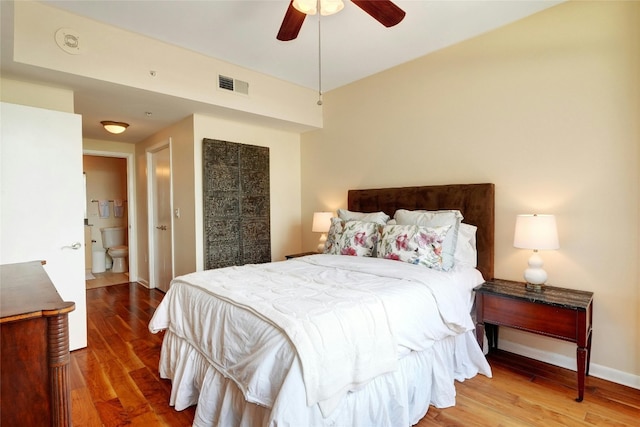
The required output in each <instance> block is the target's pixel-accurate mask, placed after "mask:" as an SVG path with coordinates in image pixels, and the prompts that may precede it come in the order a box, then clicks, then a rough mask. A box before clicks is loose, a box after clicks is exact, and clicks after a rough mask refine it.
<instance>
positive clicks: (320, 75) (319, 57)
mask: <svg viewBox="0 0 640 427" xmlns="http://www.w3.org/2000/svg"><path fill="white" fill-rule="evenodd" d="M318 10H320V0H318ZM320 16H322V14H321V13H318V102H317V104H318V105H322V37H321V31H320Z"/></svg>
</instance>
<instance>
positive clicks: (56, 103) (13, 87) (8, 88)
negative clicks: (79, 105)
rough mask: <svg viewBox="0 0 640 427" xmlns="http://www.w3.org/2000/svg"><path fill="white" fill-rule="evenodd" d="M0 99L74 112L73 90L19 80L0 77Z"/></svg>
mask: <svg viewBox="0 0 640 427" xmlns="http://www.w3.org/2000/svg"><path fill="white" fill-rule="evenodd" d="M0 99H1V100H2V102H10V103H12V104H18V105H29V106H31V107H39V108H46V109H47V110H55V111H64V112H67V113H73V112H74V109H73V107H74V105H73V92H71V91H70V90H65V89H58V88H54V87H47V86H42V85H38V84H33V83H27V82H23V81H20V80H13V79H7V78H0Z"/></svg>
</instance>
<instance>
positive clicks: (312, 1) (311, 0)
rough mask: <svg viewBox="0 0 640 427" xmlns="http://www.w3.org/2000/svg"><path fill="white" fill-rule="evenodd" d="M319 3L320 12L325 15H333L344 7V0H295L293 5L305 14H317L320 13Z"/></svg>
mask: <svg viewBox="0 0 640 427" xmlns="http://www.w3.org/2000/svg"><path fill="white" fill-rule="evenodd" d="M318 3H320V14H321V15H324V16H327V15H333V14H334V13H338V12H340V11H341V10H342V9H343V8H344V3H343V2H342V0H320V1H319V2H318V0H293V7H295V8H296V9H297V10H298V11H300V12H302V13H304V14H305V15H315V14H316V13H318Z"/></svg>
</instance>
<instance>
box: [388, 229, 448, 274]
mask: <svg viewBox="0 0 640 427" xmlns="http://www.w3.org/2000/svg"><path fill="white" fill-rule="evenodd" d="M450 228H451V226H450V225H443V226H440V227H422V226H419V225H385V226H384V227H383V229H382V238H381V240H380V245H379V247H378V257H379V258H386V259H393V260H398V261H404V262H408V263H410V264H417V265H424V266H425V267H429V268H433V269H435V270H443V258H442V244H443V242H444V240H445V236H446V235H447V231H449V229H450Z"/></svg>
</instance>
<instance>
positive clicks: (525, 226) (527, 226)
mask: <svg viewBox="0 0 640 427" xmlns="http://www.w3.org/2000/svg"><path fill="white" fill-rule="evenodd" d="M513 246H515V247H516V248H522V249H533V254H532V255H531V257H530V258H529V261H528V268H527V269H526V270H525V271H524V279H525V280H526V281H527V284H526V289H527V290H530V291H535V292H542V291H543V290H544V284H545V282H546V281H547V272H546V271H544V269H543V268H542V266H543V265H544V262H543V261H542V257H540V255H539V254H538V250H540V249H543V250H547V249H558V248H559V247H560V243H559V242H558V230H557V227H556V217H555V216H553V215H537V214H533V215H518V216H517V217H516V231H515V233H514V236H513Z"/></svg>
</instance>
